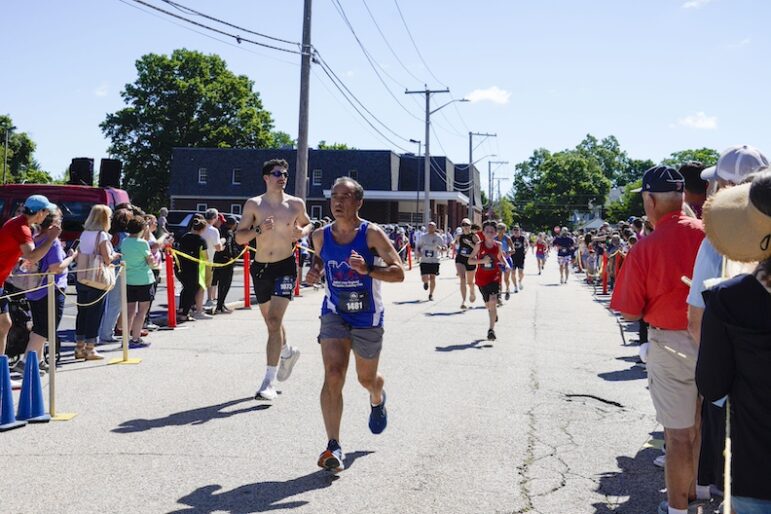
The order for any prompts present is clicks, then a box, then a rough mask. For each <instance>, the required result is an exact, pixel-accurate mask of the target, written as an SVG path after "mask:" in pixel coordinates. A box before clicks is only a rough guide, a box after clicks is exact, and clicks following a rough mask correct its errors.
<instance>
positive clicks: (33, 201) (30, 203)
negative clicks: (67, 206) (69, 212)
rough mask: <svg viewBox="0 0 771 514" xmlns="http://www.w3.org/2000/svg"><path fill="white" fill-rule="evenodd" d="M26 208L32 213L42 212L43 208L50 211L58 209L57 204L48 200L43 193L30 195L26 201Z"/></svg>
mask: <svg viewBox="0 0 771 514" xmlns="http://www.w3.org/2000/svg"><path fill="white" fill-rule="evenodd" d="M24 208H25V209H26V210H27V211H28V212H31V213H32V214H35V213H36V212H40V211H42V210H43V209H45V210H47V211H48V212H54V211H56V209H57V207H56V204H53V203H51V202H50V201H48V198H46V197H45V196H43V195H32V196H30V197H28V198H27V199H26V200H25V201H24Z"/></svg>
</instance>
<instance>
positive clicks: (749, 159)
mask: <svg viewBox="0 0 771 514" xmlns="http://www.w3.org/2000/svg"><path fill="white" fill-rule="evenodd" d="M766 168H768V159H767V158H766V156H765V155H763V154H762V153H761V151H760V150H758V149H757V148H755V147H754V146H750V145H735V146H731V147H729V148H728V149H727V150H725V151H723V153H722V154H720V158H719V159H718V160H717V164H716V165H715V166H710V167H709V168H707V169H705V170H704V171H702V172H701V178H702V179H704V180H717V179H719V178H721V179H723V180H727V181H728V182H731V183H733V184H739V183H741V182H742V181H743V180H744V177H746V176H747V175H749V174H750V173H755V172H756V171H760V170H763V169H766Z"/></svg>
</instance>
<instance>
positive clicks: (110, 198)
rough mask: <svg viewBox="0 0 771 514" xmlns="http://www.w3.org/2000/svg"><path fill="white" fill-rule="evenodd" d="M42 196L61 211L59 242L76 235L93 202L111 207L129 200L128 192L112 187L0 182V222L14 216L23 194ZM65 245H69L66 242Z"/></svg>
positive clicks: (81, 228)
mask: <svg viewBox="0 0 771 514" xmlns="http://www.w3.org/2000/svg"><path fill="white" fill-rule="evenodd" d="M32 195H43V196H45V197H46V198H48V199H49V200H50V201H51V202H53V203H55V204H56V205H57V206H58V207H59V208H60V209H61V210H62V235H61V239H62V241H64V242H66V243H70V242H72V241H74V240H75V239H77V238H78V237H79V236H80V233H81V232H82V231H83V223H84V222H85V221H86V218H87V217H88V213H89V212H90V211H91V207H92V206H94V205H95V204H98V203H102V204H105V205H109V206H110V208H111V209H113V210H114V209H115V206H116V205H119V204H122V203H127V202H129V195H128V193H126V192H125V191H124V190H122V189H115V188H112V187H91V186H72V185H58V184H6V185H0V225H2V223H5V222H6V221H8V220H9V219H11V218H13V217H14V216H16V213H17V210H19V208H20V206H21V205H22V204H23V203H24V200H26V199H27V197H29V196H32ZM67 246H69V245H67Z"/></svg>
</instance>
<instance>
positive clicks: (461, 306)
mask: <svg viewBox="0 0 771 514" xmlns="http://www.w3.org/2000/svg"><path fill="white" fill-rule="evenodd" d="M460 308H461V310H466V309H468V306H467V305H466V304H465V303H462V304H460Z"/></svg>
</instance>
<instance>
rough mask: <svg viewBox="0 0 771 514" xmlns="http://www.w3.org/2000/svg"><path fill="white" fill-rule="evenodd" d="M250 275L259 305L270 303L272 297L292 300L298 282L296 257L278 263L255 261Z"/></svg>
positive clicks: (292, 256)
mask: <svg viewBox="0 0 771 514" xmlns="http://www.w3.org/2000/svg"><path fill="white" fill-rule="evenodd" d="M249 271H250V274H251V276H252V282H253V283H254V296H256V297H257V303H266V302H269V301H270V298H271V296H280V297H281V298H286V299H287V300H291V299H292V297H293V296H294V286H295V282H296V281H297V263H296V262H295V259H294V255H291V256H289V257H287V258H286V259H284V260H282V261H277V262H257V261H253V262H252V265H251V268H250V270H249Z"/></svg>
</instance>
